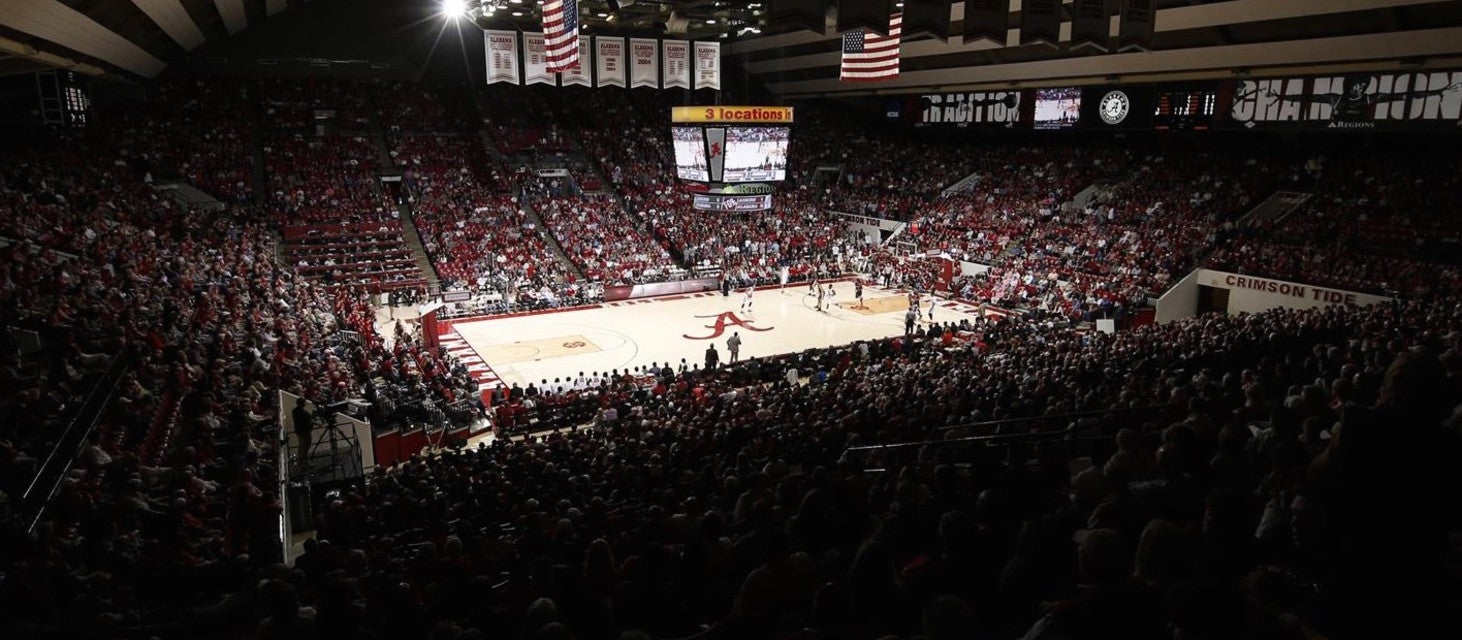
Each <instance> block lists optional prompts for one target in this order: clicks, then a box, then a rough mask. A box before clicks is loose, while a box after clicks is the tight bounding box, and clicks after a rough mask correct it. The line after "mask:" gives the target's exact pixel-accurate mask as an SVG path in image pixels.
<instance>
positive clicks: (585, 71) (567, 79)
mask: <svg viewBox="0 0 1462 640" xmlns="http://www.w3.org/2000/svg"><path fill="white" fill-rule="evenodd" d="M592 49H593V47H591V46H590V44H589V36H579V60H578V62H575V63H574V66H572V67H569V70H568V71H565V72H563V73H560V74H558V82H559V86H563V87H568V86H572V85H578V86H581V87H590V86H593V85H594V83H593V82H592V81H591V80H590V78H589V61H590V60H593V59H594V57H593V54H592V53H591V50H592Z"/></svg>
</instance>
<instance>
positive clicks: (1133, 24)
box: [1117, 0, 1157, 51]
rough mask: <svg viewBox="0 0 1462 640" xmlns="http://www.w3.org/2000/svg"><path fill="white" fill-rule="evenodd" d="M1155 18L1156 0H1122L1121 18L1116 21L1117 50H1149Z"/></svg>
mask: <svg viewBox="0 0 1462 640" xmlns="http://www.w3.org/2000/svg"><path fill="white" fill-rule="evenodd" d="M1155 20H1157V0H1123V2H1122V19H1121V20H1120V21H1119V22H1118V23H1117V25H1118V28H1117V50H1118V51H1151V50H1152V33H1153V30H1154V29H1155V28H1156V26H1155V23H1154V21H1155Z"/></svg>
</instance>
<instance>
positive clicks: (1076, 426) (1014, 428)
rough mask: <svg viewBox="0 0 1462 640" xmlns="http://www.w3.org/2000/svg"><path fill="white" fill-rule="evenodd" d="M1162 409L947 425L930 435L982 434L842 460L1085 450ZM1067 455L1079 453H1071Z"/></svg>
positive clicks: (892, 446)
mask: <svg viewBox="0 0 1462 640" xmlns="http://www.w3.org/2000/svg"><path fill="white" fill-rule="evenodd" d="M1166 408H1167V407H1163V406H1149V407H1128V408H1113V409H1099V410H1096V411H1079V412H1072V413H1063V414H1057V415H1050V416H1031V417H1025V418H1009V419H1005V420H988V421H982V422H970V423H965V424H957V425H947V426H942V427H938V428H936V429H934V431H935V432H937V433H940V434H950V433H952V432H956V431H958V430H969V431H972V432H984V433H983V434H982V435H969V436H958V437H943V438H937V439H929V440H918V441H909V442H886V443H881V444H870V445H860V446H856V447H848V448H846V449H844V450H843V457H844V458H849V457H860V458H864V459H865V460H866V459H868V458H872V459H876V460H878V461H880V462H884V463H887V462H888V461H889V459H890V458H892V459H897V458H899V457H902V456H904V455H906V454H907V453H909V452H914V453H916V454H917V452H919V451H922V450H924V449H925V448H926V447H932V448H935V449H942V450H951V449H967V450H974V449H977V448H988V447H1012V446H1017V445H1027V444H1036V445H1041V444H1045V443H1067V444H1070V445H1075V446H1077V447H1080V448H1083V449H1085V448H1090V447H1092V446H1094V445H1096V443H1101V442H1110V441H1111V440H1112V435H1113V434H1115V433H1116V431H1117V429H1118V428H1120V426H1123V425H1119V424H1118V423H1119V422H1120V421H1125V420H1128V419H1131V418H1134V417H1140V418H1151V417H1155V416H1158V415H1160V414H1161V413H1162V411H1163V410H1164V409H1166ZM1042 423H1056V424H1062V425H1063V426H1061V427H1059V428H1052V429H1043V428H1039V425H1041V424H1042ZM1021 425H1033V426H1036V427H1037V428H1031V427H1024V428H1022V426H1021ZM1067 453H1068V454H1071V453H1080V452H1079V451H1076V450H1072V451H1068V452H1067Z"/></svg>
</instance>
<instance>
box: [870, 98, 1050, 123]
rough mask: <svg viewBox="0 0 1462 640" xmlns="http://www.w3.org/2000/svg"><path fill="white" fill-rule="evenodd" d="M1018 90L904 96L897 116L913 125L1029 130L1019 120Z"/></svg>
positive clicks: (1021, 120)
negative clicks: (905, 114) (910, 117)
mask: <svg viewBox="0 0 1462 640" xmlns="http://www.w3.org/2000/svg"><path fill="white" fill-rule="evenodd" d="M1021 93H1022V92H1020V91H974V92H969V93H930V94H924V95H922V96H908V97H907V98H905V100H906V101H907V102H905V103H903V104H901V105H899V109H898V111H899V113H900V114H904V113H907V114H909V115H911V116H912V117H913V118H914V120H913V123H914V125H915V126H932V125H940V126H948V125H953V126H956V127H1006V128H1015V127H1017V126H1022V125H1023V126H1024V127H1025V128H1029V127H1030V117H1029V116H1028V115H1027V117H1025V118H1022V117H1021V112H1022V109H1021V105H1022V101H1021Z"/></svg>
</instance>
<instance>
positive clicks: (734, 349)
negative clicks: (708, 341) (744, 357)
mask: <svg viewBox="0 0 1462 640" xmlns="http://www.w3.org/2000/svg"><path fill="white" fill-rule="evenodd" d="M726 348H727V349H729V350H730V351H731V362H736V361H737V360H739V359H740V357H741V332H739V331H733V332H731V339H730V340H727V341H726Z"/></svg>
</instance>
